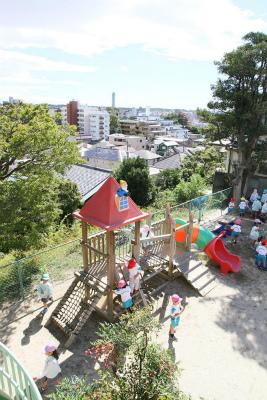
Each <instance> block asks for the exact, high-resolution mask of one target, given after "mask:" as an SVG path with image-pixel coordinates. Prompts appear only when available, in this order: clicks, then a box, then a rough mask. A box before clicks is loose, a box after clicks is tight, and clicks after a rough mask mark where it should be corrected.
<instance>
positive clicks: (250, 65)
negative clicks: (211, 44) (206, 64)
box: [199, 32, 267, 198]
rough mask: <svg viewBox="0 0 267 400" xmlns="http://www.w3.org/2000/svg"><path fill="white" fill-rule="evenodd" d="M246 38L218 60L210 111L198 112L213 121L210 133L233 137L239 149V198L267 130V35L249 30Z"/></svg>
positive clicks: (237, 182)
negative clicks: (219, 75) (218, 76)
mask: <svg viewBox="0 0 267 400" xmlns="http://www.w3.org/2000/svg"><path fill="white" fill-rule="evenodd" d="M243 39H244V41H245V44H244V45H242V46H239V47H238V48H237V49H235V50H233V51H231V52H229V53H226V54H225V55H224V57H223V59H222V61H220V62H216V65H217V67H218V71H219V73H220V74H221V75H222V77H220V78H219V79H218V81H217V83H216V84H215V85H214V86H213V87H212V91H213V101H211V102H210V103H209V104H208V108H209V110H210V111H208V110H202V111H199V114H200V115H201V116H202V118H203V120H205V121H207V122H208V123H210V130H209V132H208V133H209V135H210V136H211V137H213V138H215V139H216V140H221V139H230V142H231V143H232V145H234V146H235V147H236V149H237V152H238V163H237V165H236V170H235V173H234V175H235V179H234V181H233V185H234V196H235V197H237V198H238V197H240V195H241V193H242V192H243V191H245V190H246V184H247V178H248V177H249V176H250V175H251V174H253V172H254V171H255V169H256V168H257V165H258V163H259V160H258V156H257V153H258V149H259V146H260V143H261V139H260V137H261V136H262V135H265V134H266V133H267V118H266V110H267V35H266V34H264V33H260V32H250V33H248V34H247V35H245V36H244V38H243ZM263 157H266V153H265V155H263Z"/></svg>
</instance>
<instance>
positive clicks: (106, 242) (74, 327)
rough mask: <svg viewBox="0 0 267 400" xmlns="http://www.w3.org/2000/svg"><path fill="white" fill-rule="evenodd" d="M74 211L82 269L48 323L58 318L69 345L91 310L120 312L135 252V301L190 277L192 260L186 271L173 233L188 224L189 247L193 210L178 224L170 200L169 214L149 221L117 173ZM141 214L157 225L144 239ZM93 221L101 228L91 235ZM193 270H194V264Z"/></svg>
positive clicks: (105, 313)
mask: <svg viewBox="0 0 267 400" xmlns="http://www.w3.org/2000/svg"><path fill="white" fill-rule="evenodd" d="M124 186H125V182H124ZM73 215H74V217H76V218H78V219H79V220H81V225H82V240H81V246H82V254H83V271H81V272H77V273H75V278H74V280H73V282H72V283H71V285H70V287H69V289H68V290H67V291H66V293H65V295H64V296H63V298H62V299H61V301H60V302H59V304H58V305H57V307H56V308H55V310H54V311H53V313H52V315H51V317H50V318H49V320H48V322H47V324H46V326H48V325H49V324H50V323H54V324H55V325H56V326H58V327H59V328H60V329H61V330H62V331H63V332H64V334H65V335H66V343H65V346H66V347H68V346H69V345H71V343H72V342H73V341H74V340H75V338H76V337H77V335H78V334H79V332H80V331H81V329H82V327H83V326H84V324H85V323H86V321H87V320H88V318H89V317H90V315H91V313H92V312H93V311H95V312H97V313H99V314H100V315H101V316H102V317H104V318H105V319H107V320H109V321H113V320H114V319H115V318H116V317H118V316H119V315H120V313H121V312H122V309H121V306H120V303H119V301H118V298H117V296H116V295H115V294H114V289H115V288H116V283H117V282H118V281H119V279H121V278H124V279H125V280H128V275H127V274H128V271H127V268H126V267H125V264H126V263H127V261H128V260H129V259H130V258H131V256H132V255H134V256H135V258H136V259H137V261H138V263H139V264H140V265H141V267H142V270H143V271H144V276H143V279H142V285H141V289H140V290H139V292H138V294H137V295H135V298H134V303H135V304H138V303H143V304H145V305H146V304H147V302H148V301H149V300H150V298H151V296H152V295H153V294H154V293H155V292H157V291H159V290H161V289H163V287H164V286H165V285H167V284H168V283H169V280H170V279H173V278H174V277H176V276H177V275H181V274H182V275H184V277H185V278H186V279H188V277H187V275H188V276H189V273H190V265H189V264H188V268H187V270H186V271H183V269H182V263H180V262H179V261H177V260H176V259H175V257H176V242H175V233H176V231H177V230H179V229H185V228H186V230H187V232H188V233H187V243H186V246H187V248H188V249H190V247H191V239H192V227H193V216H192V215H191V214H190V215H189V222H188V223H186V224H185V225H183V227H181V228H177V227H176V223H175V221H174V220H173V218H172V216H171V213H170V208H169V207H168V206H167V207H166V214H165V218H164V219H162V220H160V221H157V222H155V223H151V215H150V214H149V213H145V212H142V211H141V210H140V209H139V207H138V206H137V205H136V204H135V203H134V202H133V200H132V199H131V198H130V197H129V196H127V191H126V190H125V187H123V185H121V187H120V186H119V184H118V182H117V181H116V180H115V179H114V178H113V177H109V178H108V179H107V180H106V182H105V183H104V184H103V186H102V187H101V188H100V189H99V190H98V191H97V192H96V193H95V194H94V195H93V196H92V197H91V198H90V199H89V200H88V201H87V202H86V203H85V205H84V206H83V207H82V208H81V210H79V211H77V212H75V213H74V214H73ZM142 220H146V223H147V224H149V225H151V227H152V228H153V234H154V236H153V237H150V238H146V239H141V236H140V230H141V221H142ZM89 225H91V226H92V225H93V226H96V227H98V228H101V229H102V231H101V232H99V233H96V234H93V235H90V236H89V235H88V233H89V228H88V226H89ZM142 242H146V245H149V254H148V255H147V254H144V252H143V248H142V247H143V246H142ZM180 267H181V268H180ZM192 270H194V271H195V270H196V267H195V265H194V266H193V267H192ZM186 274H187V275H186Z"/></svg>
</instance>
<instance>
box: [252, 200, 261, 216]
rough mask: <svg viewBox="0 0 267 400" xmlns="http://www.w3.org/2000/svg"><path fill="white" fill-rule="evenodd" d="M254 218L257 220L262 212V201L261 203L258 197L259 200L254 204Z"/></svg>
mask: <svg viewBox="0 0 267 400" xmlns="http://www.w3.org/2000/svg"><path fill="white" fill-rule="evenodd" d="M251 209H252V216H253V218H257V217H258V216H259V213H260V210H261V201H260V197H258V198H257V199H255V200H254V201H253V203H252V207H251Z"/></svg>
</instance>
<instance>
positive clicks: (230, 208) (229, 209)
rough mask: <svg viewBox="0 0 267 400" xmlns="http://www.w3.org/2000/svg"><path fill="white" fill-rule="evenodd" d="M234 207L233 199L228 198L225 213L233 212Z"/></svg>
mask: <svg viewBox="0 0 267 400" xmlns="http://www.w3.org/2000/svg"><path fill="white" fill-rule="evenodd" d="M234 208H235V199H234V198H233V197H232V198H231V199H230V203H229V204H228V211H227V214H229V215H231V214H233V211H234Z"/></svg>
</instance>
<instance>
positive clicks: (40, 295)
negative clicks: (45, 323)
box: [36, 273, 53, 316]
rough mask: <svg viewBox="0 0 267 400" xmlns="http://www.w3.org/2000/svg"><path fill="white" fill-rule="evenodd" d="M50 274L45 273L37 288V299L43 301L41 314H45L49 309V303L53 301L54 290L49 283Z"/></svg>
mask: <svg viewBox="0 0 267 400" xmlns="http://www.w3.org/2000/svg"><path fill="white" fill-rule="evenodd" d="M49 279H50V278H49V274H48V273H44V274H43V275H42V278H41V282H40V283H39V285H38V286H37V288H36V292H37V299H38V300H39V301H41V302H42V303H43V310H42V311H41V316H44V315H45V313H46V312H47V310H48V303H49V302H52V301H53V290H52V287H51V285H50V283H49Z"/></svg>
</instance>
